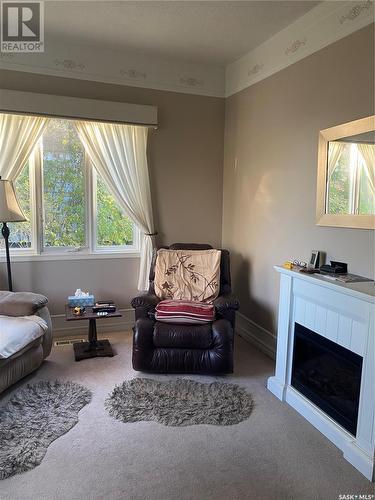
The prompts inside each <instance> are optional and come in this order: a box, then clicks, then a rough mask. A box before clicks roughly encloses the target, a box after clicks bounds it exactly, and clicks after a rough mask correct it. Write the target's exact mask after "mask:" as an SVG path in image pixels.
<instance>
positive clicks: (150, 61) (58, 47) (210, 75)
mask: <svg viewBox="0 0 375 500" xmlns="http://www.w3.org/2000/svg"><path fill="white" fill-rule="evenodd" d="M371 22H374V0H357V1H328V2H323V3H321V4H319V5H318V6H316V7H315V8H313V9H312V10H310V11H309V12H307V14H305V15H304V16H302V17H300V18H299V19H297V21H295V22H294V23H292V24H291V25H289V26H288V27H286V28H285V29H284V30H282V31H280V32H279V33H277V34H276V35H274V36H273V37H272V38H270V39H269V40H267V41H266V42H264V43H263V44H262V45H260V46H259V47H257V48H256V49H254V50H253V51H251V52H249V53H248V54H246V55H245V56H243V57H241V58H240V59H239V60H238V61H235V62H234V63H232V64H230V65H229V66H227V68H226V69H224V68H220V67H215V66H210V65H202V64H188V63H184V62H178V61H168V60H162V59H156V58H153V57H147V56H145V55H142V56H140V55H135V54H127V53H124V52H120V51H109V50H107V49H103V48H102V49H100V50H95V51H94V50H92V48H85V47H81V46H79V47H78V46H76V47H75V46H72V45H69V44H68V43H58V41H56V40H55V41H53V40H47V41H46V46H47V51H46V52H45V53H38V54H8V53H6V54H5V53H0V69H6V70H13V71H24V72H28V73H36V74H43V75H49V76H59V77H64V78H75V79H79V80H86V81H93V82H103V83H111V84H116V85H126V86H131V87H141V88H146V89H154V90H163V91H169V92H179V93H185V94H196V95H202V96H209V97H228V96H230V95H232V94H235V93H237V92H239V91H241V90H243V89H245V88H246V87H249V86H251V85H253V84H255V83H257V82H259V81H260V80H263V79H264V78H267V77H269V76H271V75H272V74H274V73H276V72H278V71H280V70H282V69H284V68H286V67H287V66H289V65H291V64H294V63H295V62H297V61H299V60H301V59H303V58H305V57H307V56H309V55H311V54H313V53H314V52H317V51H318V50H320V49H322V48H323V47H326V46H327V45H330V44H331V43H334V42H336V41H338V40H340V39H341V38H344V37H345V36H348V35H350V34H351V33H354V32H355V31H357V30H359V29H361V28H363V27H364V26H366V25H368V24H370V23H371Z"/></svg>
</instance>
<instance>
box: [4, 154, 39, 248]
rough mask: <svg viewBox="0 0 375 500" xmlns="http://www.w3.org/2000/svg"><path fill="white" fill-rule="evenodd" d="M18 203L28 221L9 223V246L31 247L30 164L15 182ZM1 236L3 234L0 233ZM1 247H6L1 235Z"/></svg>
mask: <svg viewBox="0 0 375 500" xmlns="http://www.w3.org/2000/svg"><path fill="white" fill-rule="evenodd" d="M14 189H15V191H16V195H17V199H18V203H19V204H20V207H21V208H22V210H23V212H24V214H25V216H26V218H27V221H26V222H10V223H8V227H9V231H10V236H9V246H10V247H11V248H30V247H31V236H32V231H31V212H30V175H29V165H28V164H26V166H25V167H24V168H23V169H22V171H21V173H20V175H19V176H18V177H17V179H16V181H15V182H14ZM0 236H1V235H0ZM0 248H4V239H3V238H2V237H0Z"/></svg>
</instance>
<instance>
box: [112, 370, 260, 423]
mask: <svg viewBox="0 0 375 500" xmlns="http://www.w3.org/2000/svg"><path fill="white" fill-rule="evenodd" d="M105 406H106V408H107V410H108V412H109V414H110V415H112V417H114V418H116V419H118V420H121V421H122V422H137V421H139V420H153V421H156V422H159V423H161V424H164V425H170V426H186V425H197V424H212V425H233V424H238V423H239V422H242V421H243V420H245V419H246V418H248V417H249V416H250V414H251V412H252V410H253V407H254V401H253V398H252V397H251V395H250V394H248V393H247V392H246V391H245V389H243V388H241V387H239V386H238V385H235V384H225V383H222V382H213V383H211V384H202V383H200V382H195V381H194V380H188V379H182V378H178V379H176V380H172V381H166V382H159V381H157V380H153V379H148V378H135V379H132V380H126V381H125V382H123V383H122V384H121V385H119V386H117V387H115V388H114V389H113V391H112V393H111V394H110V395H109V396H108V398H107V399H106V401H105Z"/></svg>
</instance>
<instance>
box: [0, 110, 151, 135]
mask: <svg viewBox="0 0 375 500" xmlns="http://www.w3.org/2000/svg"><path fill="white" fill-rule="evenodd" d="M0 113H4V114H7V115H24V116H42V117H47V118H62V119H65V120H75V121H84V122H98V123H115V124H117V125H132V126H134V127H147V128H151V129H154V130H157V129H158V125H150V124H149V123H134V122H126V121H119V120H105V119H99V118H82V117H77V116H68V115H57V114H48V113H32V112H30V111H28V112H26V111H25V112H22V111H12V110H9V109H7V110H3V109H0Z"/></svg>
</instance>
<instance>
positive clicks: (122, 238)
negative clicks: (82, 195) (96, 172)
mask: <svg viewBox="0 0 375 500" xmlns="http://www.w3.org/2000/svg"><path fill="white" fill-rule="evenodd" d="M96 197H97V245H98V247H108V246H122V245H132V244H133V222H132V221H131V219H129V217H127V216H125V215H123V214H122V211H121V209H120V207H119V206H118V204H117V203H116V201H115V200H114V198H113V196H112V195H111V193H110V192H109V190H108V188H107V186H106V185H105V183H104V182H103V181H102V180H101V179H100V178H99V177H98V179H97V194H96Z"/></svg>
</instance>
